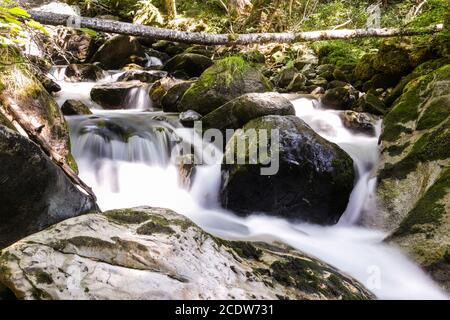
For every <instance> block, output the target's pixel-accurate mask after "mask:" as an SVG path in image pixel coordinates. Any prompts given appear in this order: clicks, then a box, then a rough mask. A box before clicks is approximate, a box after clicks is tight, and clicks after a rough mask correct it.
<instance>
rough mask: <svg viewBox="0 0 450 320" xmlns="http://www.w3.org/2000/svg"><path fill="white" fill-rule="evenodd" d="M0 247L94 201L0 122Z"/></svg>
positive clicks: (31, 144)
mask: <svg viewBox="0 0 450 320" xmlns="http://www.w3.org/2000/svg"><path fill="white" fill-rule="evenodd" d="M0 167H1V168H2V170H1V173H0V181H1V182H2V183H0V203H1V206H0V248H4V247H5V246H7V245H10V244H11V243H13V242H15V241H17V240H19V239H22V238H23V237H25V236H27V235H30V234H32V233H35V232H38V231H40V230H43V229H45V228H47V227H48V226H50V225H53V224H55V223H58V222H59V221H62V220H64V219H68V218H71V217H74V216H77V215H80V214H82V213H86V212H88V211H93V210H95V209H96V208H97V207H96V204H95V202H94V201H92V199H91V198H90V197H88V196H86V195H85V194H84V193H83V192H81V191H80V190H79V189H78V188H77V187H76V186H75V185H74V184H73V183H72V182H71V181H70V180H69V178H68V177H67V176H66V175H65V173H64V172H63V171H62V170H61V168H60V167H58V166H57V165H55V164H54V163H53V162H52V160H50V158H48V157H47V155H45V153H44V152H42V150H41V149H40V148H39V146H38V145H36V144H35V143H34V142H31V141H30V140H29V139H27V138H25V137H24V136H22V135H20V134H19V133H17V132H14V131H12V130H10V129H8V128H6V127H4V126H2V125H0Z"/></svg>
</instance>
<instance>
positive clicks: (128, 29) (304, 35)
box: [29, 10, 443, 45]
mask: <svg viewBox="0 0 450 320" xmlns="http://www.w3.org/2000/svg"><path fill="white" fill-rule="evenodd" d="M29 13H30V15H31V17H32V19H34V20H36V21H38V22H41V23H43V24H48V25H68V21H71V22H72V24H71V25H72V26H73V20H74V17H71V16H68V15H61V14H56V13H48V12H41V11H34V10H31V11H30V12H29ZM76 21H77V23H78V27H82V28H90V29H92V30H96V31H103V32H110V33H119V34H124V35H130V36H139V37H147V38H152V39H158V40H169V41H177V42H184V43H190V44H202V45H239V44H241V45H244V44H254V43H255V44H256V43H270V42H276V43H294V42H302V41H319V40H333V39H351V38H367V37H396V36H414V35H421V34H430V33H436V32H439V31H442V30H443V25H442V24H439V25H434V26H430V27H427V28H419V29H418V28H413V29H411V28H404V29H402V28H392V29H387V28H382V29H341V30H322V31H309V32H286V33H250V34H210V33H200V32H184V31H175V30H170V29H163V28H155V27H150V26H143V25H136V24H132V23H125V22H118V21H111V20H102V19H96V18H84V17H76Z"/></svg>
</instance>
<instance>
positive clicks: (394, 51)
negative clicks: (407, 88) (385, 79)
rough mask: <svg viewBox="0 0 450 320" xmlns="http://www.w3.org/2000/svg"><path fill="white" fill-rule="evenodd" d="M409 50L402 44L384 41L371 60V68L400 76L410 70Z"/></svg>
mask: <svg viewBox="0 0 450 320" xmlns="http://www.w3.org/2000/svg"><path fill="white" fill-rule="evenodd" d="M411 67H412V62H411V59H410V56H409V51H408V50H407V49H405V48H404V47H403V46H402V45H398V44H396V43H391V42H386V43H383V45H382V46H381V47H380V49H379V50H378V53H377V55H376V57H375V58H374V60H373V68H374V69H375V70H376V71H378V72H380V73H385V74H389V75H391V76H401V75H405V74H407V73H408V72H409V71H411Z"/></svg>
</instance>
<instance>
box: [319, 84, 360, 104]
mask: <svg viewBox="0 0 450 320" xmlns="http://www.w3.org/2000/svg"><path fill="white" fill-rule="evenodd" d="M358 96H359V92H358V91H357V90H356V89H355V88H353V87H352V86H351V85H346V86H344V87H336V88H332V89H328V90H327V91H325V94H324V95H323V96H322V98H321V102H322V103H323V104H324V105H325V106H326V107H328V108H331V109H336V110H351V109H352V108H353V107H354V105H355V104H356V102H357V100H358Z"/></svg>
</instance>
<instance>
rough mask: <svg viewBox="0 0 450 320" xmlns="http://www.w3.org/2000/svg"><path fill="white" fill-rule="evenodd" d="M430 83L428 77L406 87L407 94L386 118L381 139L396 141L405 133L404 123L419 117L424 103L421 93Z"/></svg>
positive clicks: (416, 80) (412, 82)
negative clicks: (420, 107)
mask: <svg viewBox="0 0 450 320" xmlns="http://www.w3.org/2000/svg"><path fill="white" fill-rule="evenodd" d="M429 81H430V79H427V78H426V77H419V78H418V79H415V80H413V81H411V82H410V83H409V84H408V85H407V86H406V88H405V90H406V92H405V93H403V95H402V96H401V97H400V98H399V99H398V100H397V101H396V103H395V106H394V107H393V108H392V110H391V111H390V112H389V113H388V114H387V115H386V116H385V118H384V129H383V134H382V135H381V139H383V140H385V141H394V140H395V139H397V138H398V137H399V136H400V134H401V133H402V132H404V131H405V129H406V127H405V126H403V124H404V123H406V122H409V121H413V120H415V119H417V118H418V117H419V106H420V105H421V104H422V102H423V101H424V98H423V97H422V96H421V92H422V91H423V90H424V89H425V88H426V85H427V84H428V82H429Z"/></svg>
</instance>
